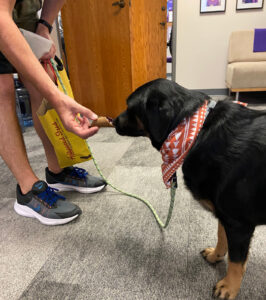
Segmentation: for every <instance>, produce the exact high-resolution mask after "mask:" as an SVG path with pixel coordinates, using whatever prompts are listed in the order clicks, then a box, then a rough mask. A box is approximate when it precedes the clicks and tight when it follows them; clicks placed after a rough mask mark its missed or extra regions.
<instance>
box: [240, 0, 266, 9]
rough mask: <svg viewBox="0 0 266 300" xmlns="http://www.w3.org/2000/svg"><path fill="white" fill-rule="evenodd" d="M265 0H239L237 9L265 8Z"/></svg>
mask: <svg viewBox="0 0 266 300" xmlns="http://www.w3.org/2000/svg"><path fill="white" fill-rule="evenodd" d="M263 1H264V0H237V1H236V9H237V10H241V9H252V8H263Z"/></svg>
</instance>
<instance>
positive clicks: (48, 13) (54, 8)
mask: <svg viewBox="0 0 266 300" xmlns="http://www.w3.org/2000/svg"><path fill="white" fill-rule="evenodd" d="M64 2H65V0H57V1H54V0H44V2H43V7H42V13H41V19H43V20H45V21H46V22H48V23H49V24H50V25H53V23H54V21H55V19H56V17H57V15H58V13H59V11H60V10H61V8H62V6H63V4H64ZM36 33H37V34H39V35H41V36H42V37H44V38H47V39H48V40H52V39H51V37H50V33H49V30H48V28H47V27H46V26H45V25H43V24H42V23H38V25H37V28H36ZM55 53H56V48H55V45H54V44H53V45H52V47H51V49H50V51H49V53H46V54H45V55H44V56H43V57H42V59H43V60H45V59H50V58H53V57H54V56H55Z"/></svg>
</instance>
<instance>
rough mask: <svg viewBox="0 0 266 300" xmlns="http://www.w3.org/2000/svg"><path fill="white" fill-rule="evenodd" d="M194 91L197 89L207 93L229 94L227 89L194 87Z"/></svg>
mask: <svg viewBox="0 0 266 300" xmlns="http://www.w3.org/2000/svg"><path fill="white" fill-rule="evenodd" d="M195 91H199V92H202V93H205V94H207V95H229V90H228V89H195Z"/></svg>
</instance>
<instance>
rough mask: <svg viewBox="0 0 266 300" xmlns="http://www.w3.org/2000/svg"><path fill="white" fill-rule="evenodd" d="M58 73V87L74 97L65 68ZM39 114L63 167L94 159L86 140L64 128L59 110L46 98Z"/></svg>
mask: <svg viewBox="0 0 266 300" xmlns="http://www.w3.org/2000/svg"><path fill="white" fill-rule="evenodd" d="M56 73H57V74H56V76H57V79H58V88H59V89H60V90H61V91H62V92H65V93H66V94H68V95H69V96H70V97H72V98H74V97H73V92H72V89H71V86H70V83H69V80H68V77H67V74H66V71H65V69H64V68H61V69H60V70H59V71H58V72H56ZM37 115H38V117H39V120H40V122H41V124H42V127H43V129H44V131H45V133H46V135H47V136H48V138H49V140H50V142H51V143H52V145H53V147H54V150H55V153H56V156H57V159H58V162H59V165H60V167H61V168H65V167H69V166H73V165H74V164H77V163H81V162H84V161H87V160H90V159H92V156H91V153H90V151H89V148H88V146H87V143H86V141H85V140H83V139H82V138H80V137H79V136H77V135H76V134H74V133H72V132H69V131H67V130H66V129H65V128H64V126H63V124H62V122H61V120H60V118H59V116H58V114H57V112H56V111H55V109H53V108H52V107H51V106H50V105H49V103H48V101H47V100H46V99H43V101H42V104H41V106H40V107H39V109H38V111H37Z"/></svg>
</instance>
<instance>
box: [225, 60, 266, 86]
mask: <svg viewBox="0 0 266 300" xmlns="http://www.w3.org/2000/svg"><path fill="white" fill-rule="evenodd" d="M226 84H227V86H228V87H229V88H232V89H234V88H239V89H241V88H243V89H248V88H266V61H257V62H256V61H255V62H235V63H231V64H228V66H227V75H226Z"/></svg>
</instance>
